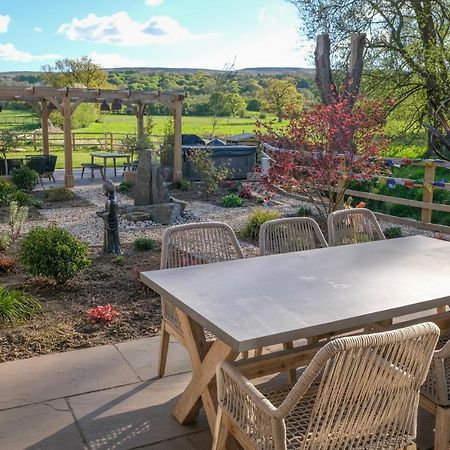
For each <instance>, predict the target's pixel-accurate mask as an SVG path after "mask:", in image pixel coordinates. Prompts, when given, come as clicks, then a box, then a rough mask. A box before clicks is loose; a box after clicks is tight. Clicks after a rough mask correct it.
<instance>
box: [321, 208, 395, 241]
mask: <svg viewBox="0 0 450 450" xmlns="http://www.w3.org/2000/svg"><path fill="white" fill-rule="evenodd" d="M384 239H386V237H385V236H384V234H383V230H382V229H381V227H380V224H379V223H378V221H377V218H376V217H375V214H374V213H373V212H372V211H370V210H369V209H366V208H353V209H342V210H340V211H335V212H333V213H331V214H330V215H329V216H328V244H329V245H330V246H332V247H334V246H336V245H346V244H358V243H361V242H369V241H376V240H384Z"/></svg>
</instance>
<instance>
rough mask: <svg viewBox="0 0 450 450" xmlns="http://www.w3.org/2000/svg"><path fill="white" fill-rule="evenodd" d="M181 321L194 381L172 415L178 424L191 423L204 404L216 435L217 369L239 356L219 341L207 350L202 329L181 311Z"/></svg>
mask: <svg viewBox="0 0 450 450" xmlns="http://www.w3.org/2000/svg"><path fill="white" fill-rule="evenodd" d="M178 317H179V319H180V323H181V328H182V331H183V339H184V344H185V346H186V348H187V350H188V352H189V355H190V357H191V362H192V380H191V381H190V383H189V384H188V386H187V387H186V389H185V390H184V392H183V394H182V395H181V397H180V398H179V400H178V401H177V403H176V405H175V408H174V409H173V411H172V414H173V416H174V417H175V418H176V419H177V421H178V422H179V423H181V424H186V423H189V422H190V421H192V420H193V419H194V418H195V417H196V416H197V413H198V410H199V408H200V407H201V404H202V403H203V407H204V408H205V412H206V416H207V418H208V424H209V427H210V430H211V432H213V431H214V427H215V423H216V412H217V390H216V380H215V377H216V368H217V366H218V365H219V364H220V363H221V362H222V361H229V360H231V361H234V360H235V359H236V357H237V356H238V354H239V353H238V352H236V351H234V350H232V349H231V348H230V347H229V346H228V345H226V344H225V343H223V342H222V341H220V340H216V341H215V342H214V344H213V345H212V346H211V347H210V348H209V350H208V345H207V343H206V340H205V336H204V333H203V329H202V327H200V326H199V325H198V324H197V323H196V322H194V321H193V320H192V319H191V318H189V317H188V316H187V315H186V314H184V313H183V312H182V311H180V310H178ZM200 399H201V403H200V402H199V400H200Z"/></svg>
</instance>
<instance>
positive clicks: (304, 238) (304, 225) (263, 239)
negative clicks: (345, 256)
mask: <svg viewBox="0 0 450 450" xmlns="http://www.w3.org/2000/svg"><path fill="white" fill-rule="evenodd" d="M318 247H328V244H327V241H326V240H325V238H324V236H323V234H322V231H320V228H319V225H318V224H317V222H316V221H315V220H313V219H311V218H309V217H289V218H286V219H276V220H269V221H267V222H265V223H263V224H262V225H261V228H260V231H259V254H260V255H261V256H262V255H274V254H278V253H290V252H300V251H302V250H311V249H313V248H318Z"/></svg>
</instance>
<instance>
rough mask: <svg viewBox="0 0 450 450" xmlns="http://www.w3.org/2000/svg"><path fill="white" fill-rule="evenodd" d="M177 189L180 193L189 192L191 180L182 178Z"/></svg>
mask: <svg viewBox="0 0 450 450" xmlns="http://www.w3.org/2000/svg"><path fill="white" fill-rule="evenodd" d="M178 189H179V190H180V191H184V192H187V191H190V190H191V189H192V181H191V180H187V179H186V178H183V179H182V180H181V181H180V182H179V186H178Z"/></svg>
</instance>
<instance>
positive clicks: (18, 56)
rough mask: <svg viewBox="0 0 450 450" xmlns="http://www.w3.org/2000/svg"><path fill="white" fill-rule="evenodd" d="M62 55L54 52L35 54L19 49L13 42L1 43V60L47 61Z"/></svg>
mask: <svg viewBox="0 0 450 450" xmlns="http://www.w3.org/2000/svg"><path fill="white" fill-rule="evenodd" d="M60 57H61V56H60V55H54V54H52V53H48V54H44V55H33V54H31V53H29V52H24V51H21V50H18V49H17V48H16V47H14V45H13V44H0V60H1V61H16V62H30V61H45V60H49V59H56V58H60Z"/></svg>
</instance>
